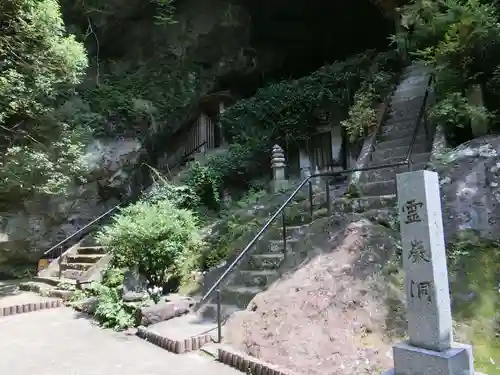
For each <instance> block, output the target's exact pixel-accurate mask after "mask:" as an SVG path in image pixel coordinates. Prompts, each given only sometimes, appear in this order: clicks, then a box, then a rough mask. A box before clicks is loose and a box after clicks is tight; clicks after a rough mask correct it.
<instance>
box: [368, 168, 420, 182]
mask: <svg viewBox="0 0 500 375" xmlns="http://www.w3.org/2000/svg"><path fill="white" fill-rule="evenodd" d="M426 166H427V163H418V164H414V165H413V170H414V171H418V170H421V169H425V167H426ZM404 172H408V167H407V166H406V165H405V166H400V167H391V168H384V169H377V170H373V171H367V172H364V173H363V174H362V175H361V179H360V181H361V183H367V182H372V181H388V180H392V179H395V178H396V175H397V174H399V173H404Z"/></svg>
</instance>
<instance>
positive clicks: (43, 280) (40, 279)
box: [33, 276, 76, 286]
mask: <svg viewBox="0 0 500 375" xmlns="http://www.w3.org/2000/svg"><path fill="white" fill-rule="evenodd" d="M33 281H34V282H37V283H44V284H47V285H52V286H58V285H59V284H60V283H62V282H67V283H70V284H76V282H75V281H74V280H70V279H64V278H58V277H43V276H34V277H33Z"/></svg>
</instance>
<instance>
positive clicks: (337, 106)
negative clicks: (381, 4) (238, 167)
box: [220, 51, 376, 144]
mask: <svg viewBox="0 0 500 375" xmlns="http://www.w3.org/2000/svg"><path fill="white" fill-rule="evenodd" d="M375 55H376V53H375V52H374V51H368V52H366V53H363V54H360V55H357V56H354V57H352V58H349V59H347V60H345V61H340V62H336V63H334V64H331V65H326V66H324V67H322V68H320V69H318V70H317V71H315V72H313V73H311V74H310V75H308V76H305V77H302V78H299V79H297V80H292V81H282V82H280V83H277V84H273V85H270V86H268V87H265V88H262V89H260V90H258V91H257V93H256V95H255V96H253V97H251V98H249V99H246V100H241V101H239V102H238V103H236V104H235V105H233V106H231V107H230V108H228V109H227V110H226V111H225V112H224V114H223V115H222V116H221V118H220V123H221V125H222V127H223V129H224V131H225V132H226V133H227V135H228V136H229V137H230V139H231V140H232V141H233V142H235V143H240V144H243V143H245V142H248V141H249V140H250V139H255V138H257V139H258V138H260V139H262V141H263V142H269V141H271V140H273V141H277V142H283V141H293V140H302V139H307V138H308V135H309V133H310V131H311V129H312V128H314V127H315V125H316V124H317V123H318V122H319V121H320V120H321V119H322V116H323V114H325V113H326V114H327V116H329V117H331V116H333V117H335V118H338V117H340V118H342V117H345V115H346V113H347V111H348V109H349V106H350V104H351V101H352V97H353V95H354V92H355V91H356V90H357V89H358V88H359V86H360V84H361V83H362V82H363V81H364V79H365V78H366V77H367V75H368V73H369V70H370V67H371V66H372V59H373V58H374V56H375Z"/></svg>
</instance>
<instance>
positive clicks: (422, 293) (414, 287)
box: [410, 280, 432, 302]
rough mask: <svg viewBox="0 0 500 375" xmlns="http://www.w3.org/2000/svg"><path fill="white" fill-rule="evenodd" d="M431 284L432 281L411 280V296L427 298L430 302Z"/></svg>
mask: <svg viewBox="0 0 500 375" xmlns="http://www.w3.org/2000/svg"><path fill="white" fill-rule="evenodd" d="M431 286H432V283H431V282H430V281H421V282H415V281H413V280H411V282H410V296H411V298H418V299H427V300H428V301H429V302H431V301H432V299H431Z"/></svg>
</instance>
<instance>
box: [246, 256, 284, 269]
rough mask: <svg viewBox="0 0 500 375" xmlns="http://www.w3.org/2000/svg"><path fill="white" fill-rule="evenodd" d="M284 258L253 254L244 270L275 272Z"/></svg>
mask: <svg viewBox="0 0 500 375" xmlns="http://www.w3.org/2000/svg"><path fill="white" fill-rule="evenodd" d="M284 258H285V256H284V255H283V254H253V255H252V256H251V257H250V260H249V262H248V264H247V266H246V267H245V266H243V267H244V269H246V270H248V271H251V270H275V269H278V268H279V266H280V265H281V263H282V262H283V259H284Z"/></svg>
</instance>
